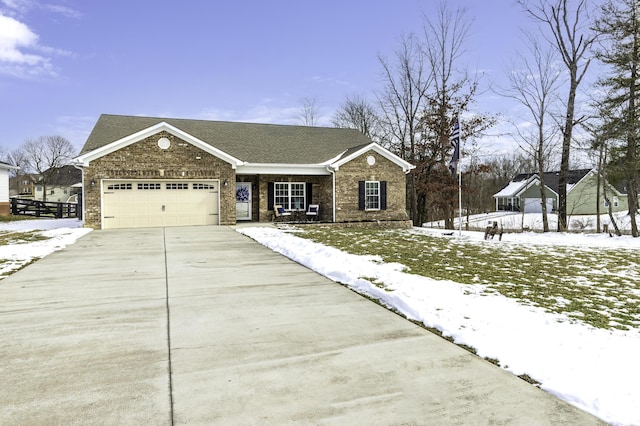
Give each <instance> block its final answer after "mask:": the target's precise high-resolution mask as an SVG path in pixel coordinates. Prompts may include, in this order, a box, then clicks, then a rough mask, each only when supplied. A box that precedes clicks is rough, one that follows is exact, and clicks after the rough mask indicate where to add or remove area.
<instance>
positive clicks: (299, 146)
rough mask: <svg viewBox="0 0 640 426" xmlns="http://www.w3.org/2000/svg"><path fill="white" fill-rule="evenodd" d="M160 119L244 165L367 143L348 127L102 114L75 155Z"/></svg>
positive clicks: (306, 160) (315, 158)
mask: <svg viewBox="0 0 640 426" xmlns="http://www.w3.org/2000/svg"><path fill="white" fill-rule="evenodd" d="M161 122H166V123H168V124H170V125H171V126H174V127H176V128H178V129H180V130H182V131H184V132H186V133H188V134H190V135H191V136H194V137H196V138H198V139H200V140H202V141H204V142H206V143H208V144H209V145H211V146H213V147H215V148H217V149H219V150H221V151H223V152H225V153H227V154H229V155H231V156H233V157H235V158H238V159H239V160H242V161H246V162H250V163H274V164H319V163H324V162H326V161H328V160H330V159H333V158H335V157H337V156H338V155H340V154H341V153H343V152H345V151H347V150H349V149H352V148H355V147H362V146H364V145H366V144H369V143H371V141H370V140H369V139H368V138H367V137H366V136H364V135H363V134H362V133H360V132H359V131H357V130H353V129H338V128H330V127H306V126H288V125H278V124H255V123H237V122H226V121H206V120H190V119H179V118H160V117H137V116H123V115H110V114H103V115H101V116H100V118H99V119H98V122H97V123H96V125H95V127H94V128H93V130H92V132H91V134H90V135H89V138H88V139H87V142H86V143H85V145H84V147H83V148H82V151H81V152H80V154H85V153H87V152H90V151H93V150H95V149H97V148H100V147H102V146H104V145H107V144H109V143H111V142H114V141H117V140H119V139H122V138H124V137H126V136H129V135H132V134H134V133H136V132H139V131H141V130H144V129H146V128H149V127H151V126H154V125H156V124H158V123H161Z"/></svg>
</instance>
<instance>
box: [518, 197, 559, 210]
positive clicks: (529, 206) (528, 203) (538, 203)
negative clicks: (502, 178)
mask: <svg viewBox="0 0 640 426" xmlns="http://www.w3.org/2000/svg"><path fill="white" fill-rule="evenodd" d="M552 210H553V200H552V199H551V198H547V213H551V211H552ZM524 212H525V213H542V198H525V200H524Z"/></svg>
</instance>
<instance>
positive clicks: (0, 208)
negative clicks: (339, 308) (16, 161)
mask: <svg viewBox="0 0 640 426" xmlns="http://www.w3.org/2000/svg"><path fill="white" fill-rule="evenodd" d="M18 169H19V167H16V166H12V165H11V164H7V163H4V162H2V161H0V215H8V214H9V213H10V212H11V205H10V204H9V170H18Z"/></svg>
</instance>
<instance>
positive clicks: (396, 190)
mask: <svg viewBox="0 0 640 426" xmlns="http://www.w3.org/2000/svg"><path fill="white" fill-rule="evenodd" d="M370 155H371V156H373V157H374V158H375V160H376V161H375V164H373V165H369V163H367V158H368V157H369V156H370ZM363 180H364V181H386V182H387V209H386V210H373V211H365V210H358V182H359V181H363ZM406 190H407V189H406V175H405V174H404V172H403V171H402V169H401V168H400V167H398V165H397V164H395V163H393V162H391V161H389V160H387V159H386V158H385V157H383V156H382V155H380V154H378V153H376V152H375V151H369V152H367V153H364V154H362V155H361V156H359V157H357V158H355V159H353V160H352V161H349V162H348V163H346V164H344V165H342V166H341V167H340V168H339V169H338V171H337V172H336V198H337V203H336V204H337V212H336V222H355V221H398V220H407V219H408V218H409V217H408V215H407V209H406V201H405V200H406Z"/></svg>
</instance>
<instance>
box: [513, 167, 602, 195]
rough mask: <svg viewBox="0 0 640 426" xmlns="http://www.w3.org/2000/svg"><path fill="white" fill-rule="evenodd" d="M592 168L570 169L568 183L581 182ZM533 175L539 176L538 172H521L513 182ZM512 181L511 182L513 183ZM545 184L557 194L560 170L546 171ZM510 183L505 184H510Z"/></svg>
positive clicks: (524, 179)
mask: <svg viewBox="0 0 640 426" xmlns="http://www.w3.org/2000/svg"><path fill="white" fill-rule="evenodd" d="M591 170H592V169H576V170H569V175H568V176H567V185H575V184H576V183H578V182H580V181H581V180H582V179H583V178H584V177H585V176H586V175H587V173H589V172H590V171H591ZM531 176H538V173H521V174H519V175H517V176H516V177H514V178H513V179H512V180H511V182H522V181H526V180H527V179H529V178H530V177H531ZM511 182H510V183H511ZM544 184H545V186H546V187H547V188H549V189H551V190H552V191H554V192H555V193H556V194H557V193H558V191H559V188H560V172H559V171H557V172H545V173H544ZM508 185H509V184H507V185H505V187H506V186H508Z"/></svg>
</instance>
